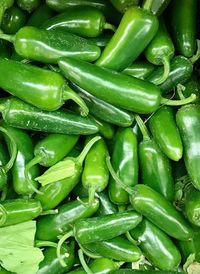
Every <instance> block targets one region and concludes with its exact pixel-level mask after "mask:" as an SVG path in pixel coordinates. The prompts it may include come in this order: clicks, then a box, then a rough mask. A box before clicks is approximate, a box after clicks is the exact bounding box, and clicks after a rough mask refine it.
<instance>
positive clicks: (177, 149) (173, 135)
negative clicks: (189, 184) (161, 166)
mask: <svg viewBox="0 0 200 274" xmlns="http://www.w3.org/2000/svg"><path fill="white" fill-rule="evenodd" d="M149 126H150V129H151V133H152V135H153V137H154V138H155V140H156V143H157V144H158V145H159V146H160V148H161V150H162V152H163V153H165V155H166V156H167V157H168V158H170V159H171V160H173V161H179V160H180V159H181V158H182V154H183V145H182V141H181V136H180V133H179V130H178V128H177V125H176V121H175V118H174V115H173V110H172V108H170V107H167V106H163V107H161V108H160V109H158V110H157V111H156V113H154V115H153V116H152V117H151V118H150V120H149Z"/></svg>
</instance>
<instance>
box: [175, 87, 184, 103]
mask: <svg viewBox="0 0 200 274" xmlns="http://www.w3.org/2000/svg"><path fill="white" fill-rule="evenodd" d="M184 90H185V87H184V86H183V85H181V84H178V85H177V88H176V91H177V93H178V96H179V98H180V99H181V100H183V99H185V96H184V95H183V91H184Z"/></svg>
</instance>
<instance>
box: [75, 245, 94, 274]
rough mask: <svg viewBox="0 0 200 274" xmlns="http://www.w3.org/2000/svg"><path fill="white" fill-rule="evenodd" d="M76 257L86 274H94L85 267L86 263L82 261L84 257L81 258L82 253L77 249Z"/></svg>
mask: <svg viewBox="0 0 200 274" xmlns="http://www.w3.org/2000/svg"><path fill="white" fill-rule="evenodd" d="M78 257H79V260H80V262H81V265H82V267H83V269H84V270H85V272H86V273H87V274H94V272H92V270H91V269H90V268H89V266H88V265H87V263H86V261H85V259H84V256H83V251H82V250H81V249H79V251H78Z"/></svg>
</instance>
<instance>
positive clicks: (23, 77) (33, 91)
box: [0, 59, 88, 116]
mask: <svg viewBox="0 0 200 274" xmlns="http://www.w3.org/2000/svg"><path fill="white" fill-rule="evenodd" d="M0 73H1V77H0V87H1V88H3V89H4V90H6V91H8V92H9V93H11V94H12V95H15V96H17V97H19V98H20V99H22V100H24V101H26V102H27V103H30V104H32V105H34V106H37V107H38V108H41V109H44V110H56V109H58V108H60V107H61V106H62V105H63V104H64V102H65V101H66V100H69V99H72V100H74V101H76V103H78V104H79V105H80V107H81V109H82V115H83V116H85V115H87V114H88V109H87V107H86V105H85V103H84V101H83V100H82V99H81V98H80V97H79V95H78V94H76V93H75V92H74V91H73V90H71V88H70V87H69V86H68V85H67V84H66V82H65V80H64V78H63V77H61V76H60V75H59V74H58V73H56V72H53V71H49V70H45V69H42V68H38V67H36V66H31V65H27V64H22V63H20V62H16V61H13V60H6V59H1V60H0ZM5 79H12V81H5Z"/></svg>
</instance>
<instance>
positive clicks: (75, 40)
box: [0, 26, 101, 64]
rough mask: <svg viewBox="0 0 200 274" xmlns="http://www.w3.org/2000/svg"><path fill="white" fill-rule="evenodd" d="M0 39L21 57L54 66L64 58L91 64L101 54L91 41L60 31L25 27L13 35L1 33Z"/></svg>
mask: <svg viewBox="0 0 200 274" xmlns="http://www.w3.org/2000/svg"><path fill="white" fill-rule="evenodd" d="M0 38H1V39H5V40H8V41H10V42H12V43H13V45H14V48H15V51H16V52H17V53H18V54H19V55H21V56H22V57H24V58H27V59H32V60H35V61H39V62H42V63H47V64H56V63H57V61H58V59H59V58H60V57H64V56H71V57H73V58H77V59H80V60H84V61H88V62H92V61H95V60H96V59H97V58H98V57H99V56H100V53H101V50H100V48H99V47H97V46H96V45H95V44H94V43H93V42H92V41H90V40H86V39H85V38H82V37H80V36H77V35H75V34H72V33H68V32H63V31H60V30H45V29H39V28H35V27H32V26H25V27H23V28H21V29H20V30H19V31H18V32H17V33H16V34H15V35H8V34H4V33H2V34H0Z"/></svg>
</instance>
